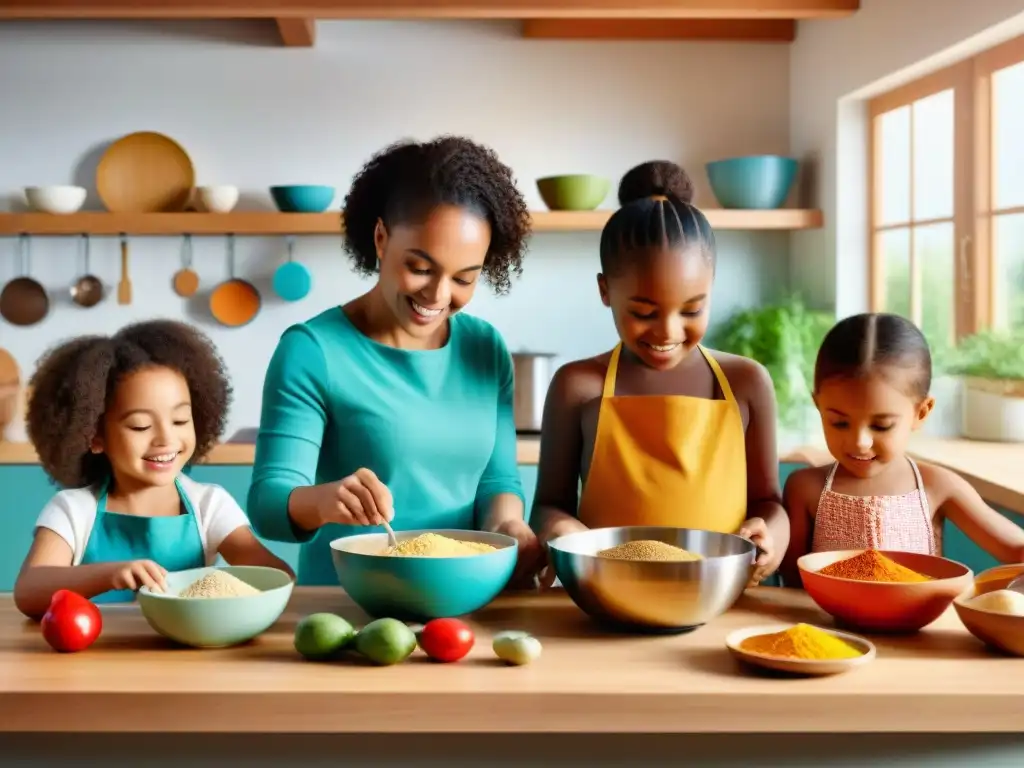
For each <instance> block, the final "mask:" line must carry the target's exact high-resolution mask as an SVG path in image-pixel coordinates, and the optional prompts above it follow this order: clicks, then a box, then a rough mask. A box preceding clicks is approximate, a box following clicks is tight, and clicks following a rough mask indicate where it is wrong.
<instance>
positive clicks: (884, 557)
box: [797, 549, 973, 633]
mask: <svg viewBox="0 0 1024 768" xmlns="http://www.w3.org/2000/svg"><path fill="white" fill-rule="evenodd" d="M797 567H798V568H799V569H800V577H801V579H802V580H803V585H804V589H805V590H806V591H807V594H808V595H810V596H811V598H812V599H813V600H814V602H815V603H817V604H818V607H819V608H821V609H822V610H823V611H825V612H826V613H828V614H830V615H831V616H832V618H834V619H835V620H836V622H837V623H839V624H842V625H845V626H848V627H853V628H856V629H860V630H863V631H866V632H883V633H908V632H916V631H917V630H919V629H921V628H922V627H925V626H927V625H928V624H931V623H932V622H933V621H935V620H936V619H937V618H939V616H941V615H942V614H943V613H944V612H945V611H946V610H947V609H948V608H949V606H950V603H952V602H953V599H954V598H955V597H956V596H957V595H960V594H961V593H963V592H964V591H965V590H966V589H968V588H969V587H970V586H971V580H972V577H973V574H972V573H971V569H970V568H968V567H967V566H966V565H962V564H961V563H958V562H955V561H954V560H949V559H947V558H945V557H939V556H938V555H925V554H919V553H915V552H896V551H890V550H883V551H878V550H872V549H867V550H861V549H851V550H837V551H833V552H815V553H813V554H809V555H804V556H803V557H801V558H800V559H799V560H797Z"/></svg>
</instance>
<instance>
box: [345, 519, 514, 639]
mask: <svg viewBox="0 0 1024 768" xmlns="http://www.w3.org/2000/svg"><path fill="white" fill-rule="evenodd" d="M395 539H396V545H395V546H390V545H389V542H388V536H387V534H386V533H364V534H358V535H355V536H344V537H342V538H340V539H335V540H334V541H332V542H331V558H332V560H333V561H334V570H335V571H336V572H337V574H338V581H339V583H340V584H341V587H342V589H344V590H345V592H346V593H348V596H349V597H351V598H352V600H353V601H354V602H355V603H356V604H357V605H358V606H359V607H360V608H362V609H363V610H364V611H366V612H367V613H368V614H370V615H371V616H375V617H390V618H394V619H401V620H403V621H416V622H425V621H429V620H430V619H442V618H449V617H453V616H464V615H465V614H467V613H472V612H473V611H476V610H479V609H480V608H483V607H484V606H485V605H487V604H488V603H489V602H491V601H492V600H493V599H494V598H495V597H497V596H498V594H499V593H500V592H501V591H502V590H503V589H504V588H505V586H506V585H507V584H508V581H509V579H510V578H512V572H513V571H514V570H515V566H516V557H517V555H518V552H519V545H518V543H517V542H516V540H515V539H514V538H512V537H511V536H505V535H504V534H500V533H488V532H486V531H463V530H433V531H423V530H420V531H395Z"/></svg>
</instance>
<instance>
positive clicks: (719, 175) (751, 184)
mask: <svg viewBox="0 0 1024 768" xmlns="http://www.w3.org/2000/svg"><path fill="white" fill-rule="evenodd" d="M798 166H799V163H798V162H797V161H796V160H794V159H793V158H791V157H780V156H778V155H751V156H749V157H731V158H728V159H727V160H716V161H715V162H713V163H708V164H707V166H706V169H707V173H708V182H709V183H710V184H711V191H712V192H714V193H715V198H716V199H717V200H718V204H719V205H721V206H722V207H723V208H733V209H737V208H738V209H746V210H774V209H776V208H781V207H782V204H783V203H785V202H786V197H787V196H788V195H789V190H790V189H791V188H792V186H793V182H794V181H795V180H796V171H797V168H798Z"/></svg>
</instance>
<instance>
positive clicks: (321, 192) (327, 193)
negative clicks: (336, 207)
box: [270, 184, 334, 213]
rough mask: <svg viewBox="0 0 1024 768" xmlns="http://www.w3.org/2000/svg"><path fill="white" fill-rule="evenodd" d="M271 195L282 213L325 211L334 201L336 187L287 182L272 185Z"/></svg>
mask: <svg viewBox="0 0 1024 768" xmlns="http://www.w3.org/2000/svg"><path fill="white" fill-rule="evenodd" d="M270 196H271V197H272V198H274V205H276V206H277V209H278V210H279V211H281V212H282V213H323V212H324V211H326V210H327V208H328V206H330V204H331V203H333V202H334V187H328V186H324V185H321V184H286V185H282V186H277V187H271V188H270Z"/></svg>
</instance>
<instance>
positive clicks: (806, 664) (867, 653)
mask: <svg viewBox="0 0 1024 768" xmlns="http://www.w3.org/2000/svg"><path fill="white" fill-rule="evenodd" d="M791 626H792V624H773V625H768V626H762V627H746V628H744V629H737V630H736V631H734V632H730V633H729V636H728V637H726V638H725V646H726V648H728V649H729V652H730V653H732V655H733V656H735V657H736V658H737V659H739V660H740V661H743V662H746V663H747V664H751V665H753V666H755V667H761V668H763V669H770V670H773V671H776V672H789V673H791V674H797V675H815V676H817V675H838V674H841V673H843V672H849V671H850V670H851V669H856V668H857V667H861V666H864V665H865V664H868V663H870V662H872V661H874V660H875V655H876V651H875V646H874V643H872V642H871V641H870V640H867V639H865V638H863V637H859V636H857V635H851V634H849V633H847V632H839V631H837V630H834V629H830V628H828V627H817V629H820V630H821V631H822V632H827V633H828V634H830V635H832V636H833V637H838V638H839V639H840V640H845V641H846V642H847V643H849V644H850V645H852V646H853V647H854V648H856V649H857V650H859V651H860V652H861V653H862V654H863V655H861V656H858V657H856V658H853V659H786V658H780V657H778V656H768V655H765V654H763V653H751V652H750V651H746V650H743V648H741V647H740V646H741V645H742V643H743V641H744V640H746V639H747V638H748V637H754V636H755V635H770V634H774V633H775V632H784V631H786V630H787V629H789V628H790V627H791Z"/></svg>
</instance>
